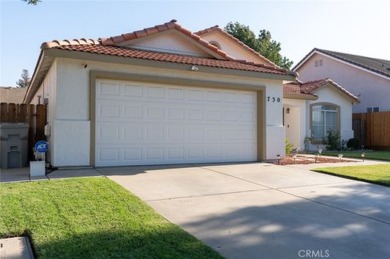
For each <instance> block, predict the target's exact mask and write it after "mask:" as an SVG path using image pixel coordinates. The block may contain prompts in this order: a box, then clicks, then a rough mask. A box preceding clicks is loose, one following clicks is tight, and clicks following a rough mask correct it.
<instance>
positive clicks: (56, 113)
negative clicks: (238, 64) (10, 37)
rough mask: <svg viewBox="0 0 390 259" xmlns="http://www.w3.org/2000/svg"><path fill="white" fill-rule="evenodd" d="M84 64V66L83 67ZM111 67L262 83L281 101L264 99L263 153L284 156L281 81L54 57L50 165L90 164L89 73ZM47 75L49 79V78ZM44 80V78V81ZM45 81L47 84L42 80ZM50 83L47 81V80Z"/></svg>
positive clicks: (123, 71) (116, 69)
mask: <svg viewBox="0 0 390 259" xmlns="http://www.w3.org/2000/svg"><path fill="white" fill-rule="evenodd" d="M85 65H87V67H85ZM91 70H93V71H111V72H122V73H139V74H144V75H148V74H150V75H157V76H158V75H161V78H162V79H161V80H164V79H163V77H166V76H167V75H169V76H170V77H174V78H193V79H205V78H207V79H208V80H212V81H213V80H214V81H217V82H226V83H237V84H238V85H239V84H243V83H245V84H253V87H254V88H255V87H257V86H260V87H265V88H266V91H265V98H267V97H270V98H273V97H275V98H280V102H277V101H276V102H272V99H271V102H267V101H266V106H267V107H266V110H265V114H266V121H265V128H266V136H267V138H266V154H267V157H266V158H267V159H275V158H276V155H277V154H279V155H281V156H284V150H285V149H284V139H285V130H284V127H283V125H282V107H283V101H282V81H281V80H270V79H267V80H265V79H258V78H243V77H240V76H233V75H231V76H230V75H229V76H228V75H224V76H223V77H221V76H220V75H216V74H209V73H202V72H201V71H196V72H194V71H190V70H188V71H178V70H172V69H164V68H161V69H157V68H156V69H153V71H150V69H145V67H141V66H134V65H120V64H113V63H112V64H110V63H101V62H92V61H88V62H86V61H82V60H73V59H65V58H61V59H57V62H56V65H55V66H53V67H52V71H56V72H57V75H56V76H55V74H54V75H53V74H52V72H51V73H50V74H49V75H48V76H47V79H46V80H47V81H52V83H50V88H53V89H54V90H51V93H50V96H51V97H50V101H49V103H50V107H51V108H50V110H51V111H53V112H52V113H51V114H52V116H50V120H49V123H50V125H51V138H50V140H51V141H50V142H51V143H50V144H51V148H52V150H54V152H53V154H51V163H52V165H53V166H57V167H58V166H88V165H90V145H91V144H92V143H90V130H91V121H90V116H89V100H90V99H89V98H90V96H89V94H90V90H89V87H90V86H89V82H90V81H89V80H90V78H89V76H90V75H89V74H90V71H91ZM49 77H50V78H51V79H49ZM46 80H45V82H46ZM44 85H46V84H44ZM48 85H49V84H48Z"/></svg>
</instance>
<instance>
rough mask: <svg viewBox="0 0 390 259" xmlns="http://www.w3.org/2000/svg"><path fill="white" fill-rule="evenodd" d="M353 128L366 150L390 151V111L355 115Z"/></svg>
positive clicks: (353, 116)
mask: <svg viewBox="0 0 390 259" xmlns="http://www.w3.org/2000/svg"><path fill="white" fill-rule="evenodd" d="M352 128H353V130H354V135H355V138H358V139H360V143H361V144H362V145H364V146H365V148H366V147H367V148H372V149H381V150H390V111H387V112H371V113H355V114H353V115H352Z"/></svg>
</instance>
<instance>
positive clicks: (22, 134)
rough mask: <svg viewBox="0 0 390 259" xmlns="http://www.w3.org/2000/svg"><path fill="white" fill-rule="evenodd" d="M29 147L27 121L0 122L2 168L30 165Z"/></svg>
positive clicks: (0, 158) (0, 165)
mask: <svg viewBox="0 0 390 259" xmlns="http://www.w3.org/2000/svg"><path fill="white" fill-rule="evenodd" d="M27 149H28V124H27V123H0V168H3V169H5V168H19V167H25V166H28V164H27V162H28V157H27V156H28V150H27Z"/></svg>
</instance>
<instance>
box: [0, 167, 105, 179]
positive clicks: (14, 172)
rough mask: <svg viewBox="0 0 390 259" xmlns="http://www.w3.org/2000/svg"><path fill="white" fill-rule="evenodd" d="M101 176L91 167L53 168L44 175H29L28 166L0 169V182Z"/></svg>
mask: <svg viewBox="0 0 390 259" xmlns="http://www.w3.org/2000/svg"><path fill="white" fill-rule="evenodd" d="M93 176H102V175H101V174H100V173H99V172H98V171H96V170H95V169H93V168H78V169H75V168H73V169H72V168H69V169H61V170H55V171H53V172H51V173H48V174H47V175H45V176H35V177H31V176H30V168H29V167H24V168H12V169H0V182H2V183H7V182H26V181H44V180H51V179H61V178H71V177H93Z"/></svg>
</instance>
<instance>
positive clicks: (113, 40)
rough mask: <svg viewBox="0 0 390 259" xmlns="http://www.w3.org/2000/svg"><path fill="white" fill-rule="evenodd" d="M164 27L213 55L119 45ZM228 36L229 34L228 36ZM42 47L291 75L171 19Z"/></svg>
mask: <svg viewBox="0 0 390 259" xmlns="http://www.w3.org/2000/svg"><path fill="white" fill-rule="evenodd" d="M167 30H177V31H179V32H181V33H183V34H185V35H187V36H188V37H190V38H191V39H192V40H195V41H196V42H197V43H199V44H201V45H202V46H203V47H205V48H207V49H208V50H209V51H210V52H211V53H215V56H216V57H215V58H203V57H194V56H187V55H179V54H172V53H162V52H154V51H147V50H137V49H132V48H129V47H124V46H121V44H122V43H125V42H127V41H129V40H132V39H137V38H142V37H146V36H149V35H153V34H156V33H160V32H163V31H167ZM230 37H232V36H230ZM41 48H42V49H47V48H51V49H60V50H66V51H77V52H86V53H93V54H100V55H110V56H119V57H126V58H137V59H146V60H154V61H162V62H171V63H180V64H188V65H197V66H207V67H215V68H225V69H234V70H243V71H253V72H262V73H270V74H278V75H291V76H295V74H294V73H292V72H291V71H287V70H284V69H281V68H279V67H276V66H270V65H264V64H256V63H254V62H248V61H244V60H235V59H234V58H232V57H230V56H229V55H227V54H226V53H225V52H223V51H222V50H219V49H218V48H217V47H215V46H213V45H211V44H209V43H208V42H207V41H205V40H203V39H202V38H201V37H200V36H199V35H197V34H194V33H192V32H190V31H188V30H186V29H184V28H182V27H181V26H180V25H179V24H177V23H176V20H172V21H170V22H168V23H164V24H162V25H156V26H154V27H150V28H146V29H143V30H140V31H134V32H132V33H127V34H121V35H118V36H113V37H110V38H100V39H99V40H93V39H84V38H83V39H74V40H63V41H58V40H54V41H51V42H45V43H43V44H42V46H41Z"/></svg>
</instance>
